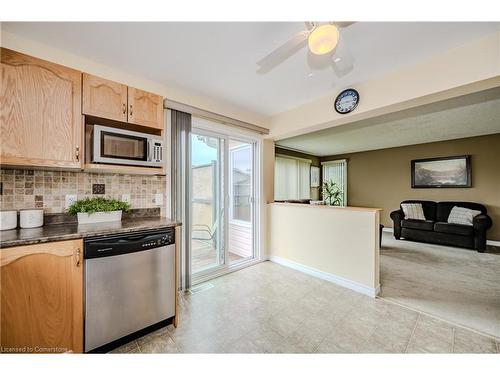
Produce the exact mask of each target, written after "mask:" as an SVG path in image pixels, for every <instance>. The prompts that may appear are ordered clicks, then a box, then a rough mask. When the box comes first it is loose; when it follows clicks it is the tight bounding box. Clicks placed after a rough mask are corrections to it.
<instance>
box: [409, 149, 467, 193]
mask: <svg viewBox="0 0 500 375" xmlns="http://www.w3.org/2000/svg"><path fill="white" fill-rule="evenodd" d="M411 187H412V188H413V189H429V188H470V187H472V172H471V157H470V155H459V156H448V157H439V158H428V159H415V160H412V161H411Z"/></svg>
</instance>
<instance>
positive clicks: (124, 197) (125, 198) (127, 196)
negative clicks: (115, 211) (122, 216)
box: [122, 194, 130, 203]
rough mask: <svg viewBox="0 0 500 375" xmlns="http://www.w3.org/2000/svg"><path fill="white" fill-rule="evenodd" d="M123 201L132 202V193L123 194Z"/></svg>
mask: <svg viewBox="0 0 500 375" xmlns="http://www.w3.org/2000/svg"><path fill="white" fill-rule="evenodd" d="M122 201H123V202H127V203H130V194H122Z"/></svg>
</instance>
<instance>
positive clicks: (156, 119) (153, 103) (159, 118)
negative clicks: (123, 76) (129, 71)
mask: <svg viewBox="0 0 500 375" xmlns="http://www.w3.org/2000/svg"><path fill="white" fill-rule="evenodd" d="M128 106H129V113H128V122H130V123H132V124H136V125H143V126H149V127H151V128H156V129H163V98H162V97H161V96H159V95H156V94H151V93H149V92H146V91H143V90H139V89H135V88H133V87H129V88H128Z"/></svg>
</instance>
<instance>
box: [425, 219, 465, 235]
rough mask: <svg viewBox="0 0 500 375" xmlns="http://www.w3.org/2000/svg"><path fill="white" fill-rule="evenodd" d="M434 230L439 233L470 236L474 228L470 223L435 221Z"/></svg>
mask: <svg viewBox="0 0 500 375" xmlns="http://www.w3.org/2000/svg"><path fill="white" fill-rule="evenodd" d="M434 231H435V232H439V233H448V234H458V235H460V236H470V235H472V233H473V231H474V228H472V227H471V226H470V225H461V224H450V223H443V222H437V223H436V224H434Z"/></svg>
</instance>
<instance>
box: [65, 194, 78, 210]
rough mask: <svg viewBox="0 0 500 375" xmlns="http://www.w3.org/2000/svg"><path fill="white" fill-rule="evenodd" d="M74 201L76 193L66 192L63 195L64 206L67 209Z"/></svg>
mask: <svg viewBox="0 0 500 375" xmlns="http://www.w3.org/2000/svg"><path fill="white" fill-rule="evenodd" d="M75 202H76V194H68V195H65V196H64V208H65V209H68V208H69V206H71V205H72V204H73V203H75Z"/></svg>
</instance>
